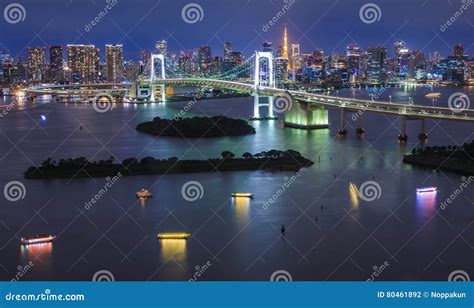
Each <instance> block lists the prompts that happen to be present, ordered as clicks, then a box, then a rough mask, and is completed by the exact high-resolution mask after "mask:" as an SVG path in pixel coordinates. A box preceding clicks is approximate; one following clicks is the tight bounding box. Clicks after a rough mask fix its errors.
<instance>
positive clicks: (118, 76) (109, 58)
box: [105, 45, 123, 83]
mask: <svg viewBox="0 0 474 308" xmlns="http://www.w3.org/2000/svg"><path fill="white" fill-rule="evenodd" d="M105 62H106V67H107V68H106V71H107V81H108V82H112V83H119V82H121V81H122V79H123V46H122V45H105Z"/></svg>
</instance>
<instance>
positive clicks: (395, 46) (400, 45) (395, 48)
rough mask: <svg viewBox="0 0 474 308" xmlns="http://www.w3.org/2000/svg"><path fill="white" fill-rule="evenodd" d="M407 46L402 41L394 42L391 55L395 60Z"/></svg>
mask: <svg viewBox="0 0 474 308" xmlns="http://www.w3.org/2000/svg"><path fill="white" fill-rule="evenodd" d="M406 48H407V45H406V44H405V42H404V41H402V40H396V41H395V43H394V44H393V54H394V56H395V58H397V59H398V58H400V51H401V50H402V49H406Z"/></svg>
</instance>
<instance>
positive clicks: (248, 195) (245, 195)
mask: <svg viewBox="0 0 474 308" xmlns="http://www.w3.org/2000/svg"><path fill="white" fill-rule="evenodd" d="M232 197H234V198H253V194H251V193H246V192H233V193H232Z"/></svg>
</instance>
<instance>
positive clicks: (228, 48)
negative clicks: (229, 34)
mask: <svg viewBox="0 0 474 308" xmlns="http://www.w3.org/2000/svg"><path fill="white" fill-rule="evenodd" d="M231 52H232V43H231V42H225V43H224V60H225V59H226V58H227V59H228V57H229V55H230V53H231Z"/></svg>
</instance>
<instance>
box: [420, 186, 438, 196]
mask: <svg viewBox="0 0 474 308" xmlns="http://www.w3.org/2000/svg"><path fill="white" fill-rule="evenodd" d="M437 191H438V187H423V188H417V189H416V192H417V193H419V194H424V193H433V192H437Z"/></svg>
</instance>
